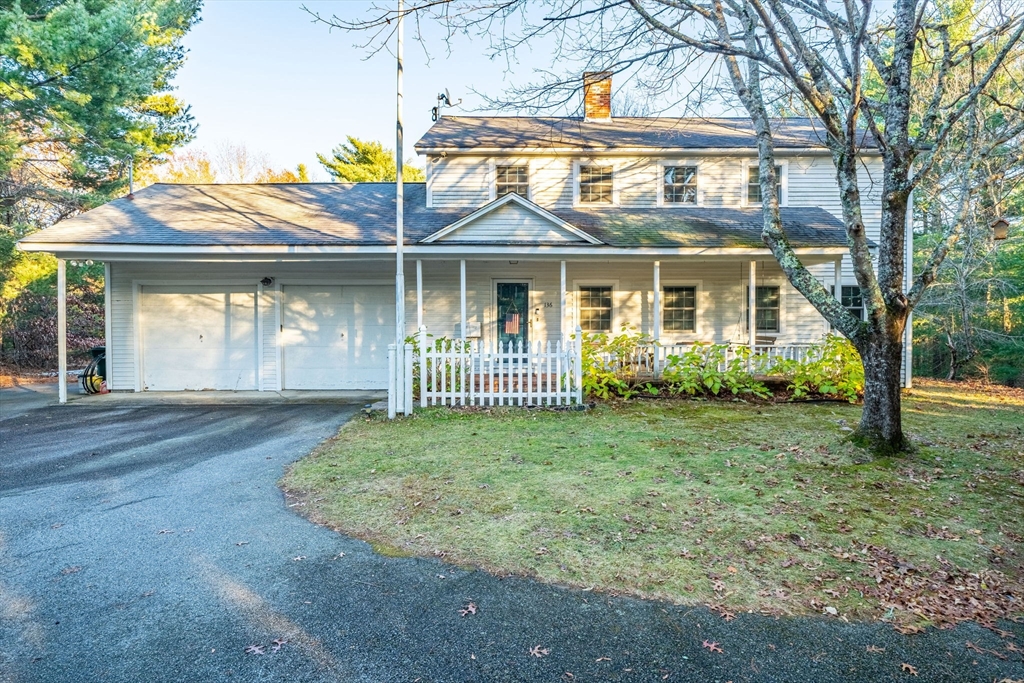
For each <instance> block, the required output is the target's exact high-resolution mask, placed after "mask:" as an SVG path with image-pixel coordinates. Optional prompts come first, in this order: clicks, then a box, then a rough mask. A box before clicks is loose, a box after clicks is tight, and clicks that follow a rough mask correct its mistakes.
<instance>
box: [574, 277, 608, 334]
mask: <svg viewBox="0 0 1024 683" xmlns="http://www.w3.org/2000/svg"><path fill="white" fill-rule="evenodd" d="M579 295H580V329H582V330H583V331H584V332H591V333H593V332H611V331H612V288H611V287H606V286H602V287H592V286H591V287H580V288H579Z"/></svg>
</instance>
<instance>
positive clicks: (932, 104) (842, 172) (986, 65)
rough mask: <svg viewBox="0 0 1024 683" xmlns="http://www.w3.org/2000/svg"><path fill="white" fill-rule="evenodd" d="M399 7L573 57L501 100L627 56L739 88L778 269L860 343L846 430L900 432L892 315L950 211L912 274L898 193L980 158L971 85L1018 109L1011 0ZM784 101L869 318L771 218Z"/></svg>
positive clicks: (906, 301) (428, 1)
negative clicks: (823, 162) (817, 155)
mask: <svg viewBox="0 0 1024 683" xmlns="http://www.w3.org/2000/svg"><path fill="white" fill-rule="evenodd" d="M396 12H397V10H396V9H393V8H387V7H377V9H376V11H375V12H373V11H372V12H371V14H369V15H368V18H366V19H365V20H350V19H340V18H338V17H332V18H330V19H325V18H322V17H317V18H319V19H320V20H321V21H325V22H326V23H329V24H331V25H332V26H334V27H338V28H343V29H347V30H356V31H367V32H370V35H372V36H374V38H373V39H371V41H370V43H369V44H371V45H373V44H374V41H377V42H376V45H378V46H379V45H380V41H382V40H384V39H386V38H387V37H388V36H389V35H390V32H391V31H392V30H393V27H394V25H395V22H394V20H395V18H396V17H397V14H396ZM404 12H405V13H407V14H414V15H416V17H417V19H419V16H420V14H425V15H430V16H432V17H433V18H434V19H435V20H438V21H441V22H444V23H445V24H446V25H447V26H448V27H449V30H450V31H452V32H454V31H464V32H474V31H475V32H477V33H478V34H479V35H482V36H487V38H488V39H489V40H490V41H491V42H490V46H491V48H492V49H493V50H494V51H495V52H496V53H509V52H514V51H515V50H517V49H520V48H522V47H524V46H530V45H532V44H533V43H534V42H536V41H549V42H553V44H554V45H555V50H556V54H555V55H554V57H553V60H552V61H553V63H556V64H559V65H560V67H561V68H563V69H564V68H569V67H568V66H566V65H571V66H572V67H576V68H575V70H574V71H573V73H572V74H571V75H557V74H556V75H552V74H550V73H547V74H545V77H544V78H542V79H541V81H540V82H538V83H535V84H532V85H529V86H525V87H521V88H519V89H516V90H513V91H512V92H511V93H510V94H507V95H506V96H505V98H504V100H503V101H500V102H498V104H503V105H505V106H508V107H515V108H525V109H534V110H537V109H542V108H545V107H559V106H562V107H564V106H565V104H566V103H567V102H569V101H570V99H571V98H572V97H575V93H576V92H577V91H578V89H579V88H580V87H581V85H582V79H581V74H582V73H583V71H611V72H615V73H630V74H639V76H640V79H641V80H642V82H645V83H648V84H649V85H650V86H651V88H652V89H653V92H654V93H655V94H657V95H661V96H663V97H670V96H676V97H685V96H686V95H689V96H691V97H692V96H694V95H696V96H697V97H699V98H707V97H708V96H711V95H715V94H718V95H721V94H723V93H724V94H727V96H726V98H725V99H726V100H728V99H732V100H733V103H735V102H737V101H738V103H739V104H740V107H741V108H742V109H743V110H744V111H745V112H746V113H747V115H749V117H750V119H751V121H752V122H753V125H754V129H755V132H756V135H757V151H758V157H759V169H760V183H761V191H762V196H763V197H765V198H767V201H765V202H763V220H764V224H763V230H762V238H763V240H764V242H765V244H766V245H767V246H768V247H769V248H770V249H771V251H772V253H773V254H774V255H775V257H776V259H777V260H778V262H779V264H780V265H781V267H782V270H783V271H784V272H785V274H786V277H787V278H788V279H789V281H790V283H791V284H792V285H793V286H794V287H795V288H796V289H797V290H799V291H800V292H801V293H802V294H803V295H804V296H805V297H806V298H807V299H808V301H810V302H811V303H812V304H813V305H814V306H815V308H817V310H818V311H819V312H820V313H821V314H822V315H823V316H824V317H825V319H826V320H827V321H828V322H829V323H830V324H831V325H832V326H833V328H834V329H837V330H839V331H841V332H842V333H843V334H844V335H845V336H847V337H848V338H849V339H850V340H851V341H852V342H853V344H854V345H855V346H856V348H857V350H858V351H859V352H860V355H861V359H862V361H863V364H864V372H865V380H866V381H865V396H864V411H863V415H862V418H861V422H860V425H859V428H858V430H857V433H856V435H855V436H856V437H857V438H858V439H859V440H860V442H861V443H863V444H864V445H867V446H870V447H871V448H872V449H873V450H874V451H875V452H876V453H879V454H893V453H900V452H903V451H905V450H907V449H908V448H909V447H910V444H909V442H908V441H907V439H906V437H905V436H904V433H903V429H902V417H901V407H900V379H901V377H900V370H901V365H902V359H903V339H904V330H905V327H906V324H907V321H908V318H909V315H910V313H911V311H912V310H913V309H914V307H915V306H916V305H917V304H918V303H919V302H920V301H921V298H922V296H923V295H924V292H925V290H926V289H927V288H928V286H929V285H930V284H931V283H932V282H933V281H934V280H935V278H936V273H937V271H938V269H939V267H940V265H941V264H942V262H943V259H944V258H945V256H946V254H947V253H948V251H949V249H950V248H951V247H952V246H953V245H954V244H955V242H956V240H957V239H958V237H959V231H960V228H961V227H962V225H963V221H962V220H952V221H949V222H948V224H947V226H946V229H945V230H944V231H943V233H942V234H941V235H940V236H939V238H938V239H937V240H936V243H935V247H934V250H933V251H932V253H931V254H930V255H929V257H928V258H927V259H926V260H925V262H924V263H923V264H922V268H921V269H920V272H919V273H918V275H917V277H916V278H915V279H914V280H913V281H912V282H910V283H909V286H907V285H908V283H906V281H905V280H906V278H905V274H906V262H905V258H906V247H907V232H908V231H907V227H908V225H907V223H908V214H909V211H908V209H909V207H910V206H911V196H912V193H913V192H914V191H915V188H917V187H919V186H920V185H921V184H922V183H923V182H925V181H926V179H928V178H930V177H933V176H934V174H935V173H936V169H937V168H938V167H939V166H941V161H942V159H943V157H944V155H945V154H946V153H947V152H948V151H949V149H950V148H951V146H956V147H957V150H958V152H959V153H960V154H961V155H962V157H963V158H964V159H968V160H969V161H968V163H970V164H976V163H977V161H978V159H979V155H980V154H981V153H982V151H983V149H985V146H986V145H987V144H988V141H987V138H986V136H984V135H982V134H981V131H982V130H983V129H984V124H985V122H984V121H980V120H979V106H980V103H981V102H982V101H983V100H984V101H985V102H986V106H987V107H988V108H989V109H991V107H995V108H996V109H998V110H1000V111H1002V112H1004V113H1006V114H1007V115H1008V116H1017V115H1018V114H1019V113H1020V112H1022V111H1024V90H1022V89H1021V87H1020V82H1021V81H1020V76H1021V74H1020V73H1016V74H1014V73H1009V72H1008V69H1010V68H1011V67H1012V66H1013V65H1019V64H1020V61H1019V55H1020V51H1021V38H1022V33H1024V21H1022V10H1021V6H1020V3H1019V1H1017V0H1008V1H1007V2H998V1H994V2H991V3H987V2H984V1H982V2H978V3H975V4H973V5H969V6H967V7H966V8H964V7H962V6H955V7H954V6H952V5H951V3H947V2H943V1H942V0H895V1H894V2H891V3H885V4H879V5H876V4H875V3H873V2H872V0H547V1H546V2H527V1H526V0H422V2H421V3H419V4H413V5H411V6H410V7H408V8H407V9H405V10H404ZM417 26H418V23H417ZM965 72H966V73H967V77H962V76H961V75H962V74H964V73H965ZM694 74H697V76H696V77H695V76H694ZM954 75H956V76H957V77H954ZM1000 79H1009V80H1013V79H1017V80H1016V83H1017V89H1016V93H1015V94H1012V91H1011V92H1010V94H1008V93H1005V92H1004V93H1003V96H1004V97H1009V99H1006V100H1003V99H1000V98H999V97H998V96H995V97H994V98H993V96H992V92H993V86H994V83H996V82H997V81H999V80H1000ZM687 88H689V91H688V92H686V89H687ZM780 112H788V113H801V114H806V115H807V116H810V117H811V118H812V119H813V120H814V121H816V122H817V123H818V124H819V125H820V127H821V130H822V138H823V140H824V142H825V144H826V145H827V147H828V149H829V152H830V154H831V158H832V161H833V164H834V166H835V173H836V180H837V184H838V188H839V189H838V191H839V196H840V199H841V203H842V219H843V222H844V224H845V226H846V233H847V242H848V246H849V251H850V256H851V260H852V263H853V268H854V272H855V274H856V278H857V283H858V285H859V286H860V288H861V292H862V294H863V297H864V302H865V307H866V309H867V319H866V320H865V321H861V320H858V319H857V318H856V317H854V316H853V315H852V314H850V313H849V312H848V311H847V310H846V309H844V308H843V306H842V304H841V302H840V301H839V300H837V299H836V297H835V296H833V295H832V293H830V292H829V291H828V290H827V289H826V288H825V287H824V285H823V284H822V283H821V282H820V281H819V280H818V279H817V278H816V277H815V276H814V274H813V273H812V272H811V271H810V270H808V269H807V268H806V267H805V266H804V265H803V264H802V263H801V261H800V259H799V258H798V257H797V255H796V254H795V252H794V251H793V249H792V247H791V246H790V242H789V239H788V238H787V236H786V233H785V230H784V229H783V226H782V221H781V219H780V215H779V202H778V198H777V195H776V193H775V192H774V188H775V185H776V171H775V136H774V135H775V129H776V126H777V125H778V121H779V117H778V114H779V113H780ZM865 148H871V150H872V152H874V153H878V154H880V155H881V158H882V162H883V168H884V173H883V177H882V178H881V186H882V192H881V196H882V212H881V225H880V239H879V240H878V244H877V250H876V253H875V254H872V248H871V244H870V240H869V239H868V236H867V231H866V229H865V218H864V215H863V211H862V188H861V179H860V177H859V176H858V167H859V166H861V165H862V164H861V161H862V157H863V154H864V151H865ZM982 175H983V174H979V173H967V174H964V175H963V179H962V180H963V182H964V183H966V186H962V187H961V188H959V189H958V190H954V194H956V193H959V194H960V195H961V197H960V207H959V209H958V211H960V213H961V214H964V212H968V211H970V210H971V209H972V206H971V202H969V201H968V200H967V199H964V198H963V195H964V193H965V191H967V190H969V189H971V188H973V187H974V184H975V183H977V182H981V181H980V180H979V179H980V178H981V177H982Z"/></svg>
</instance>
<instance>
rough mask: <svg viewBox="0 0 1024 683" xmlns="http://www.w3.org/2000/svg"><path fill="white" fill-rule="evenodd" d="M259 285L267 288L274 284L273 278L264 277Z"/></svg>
mask: <svg viewBox="0 0 1024 683" xmlns="http://www.w3.org/2000/svg"><path fill="white" fill-rule="evenodd" d="M260 284H261V285H263V286H264V287H269V286H270V285H272V284H274V278H272V277H265V278H263V279H262V280H260Z"/></svg>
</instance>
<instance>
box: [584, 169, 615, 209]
mask: <svg viewBox="0 0 1024 683" xmlns="http://www.w3.org/2000/svg"><path fill="white" fill-rule="evenodd" d="M579 203H580V204H613V203H614V199H613V197H612V167H611V166H598V165H594V164H580V167H579Z"/></svg>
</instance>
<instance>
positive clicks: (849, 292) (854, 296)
mask: <svg viewBox="0 0 1024 683" xmlns="http://www.w3.org/2000/svg"><path fill="white" fill-rule="evenodd" d="M841 301H842V304H843V308H845V309H846V310H848V311H849V312H850V313H852V314H853V316H854V317H855V318H857V320H863V319H864V297H863V296H861V292H860V287H858V286H856V285H853V286H850V285H843V288H842V299H841Z"/></svg>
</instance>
